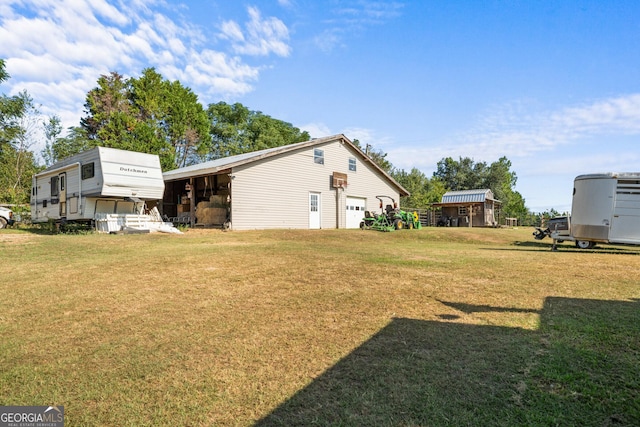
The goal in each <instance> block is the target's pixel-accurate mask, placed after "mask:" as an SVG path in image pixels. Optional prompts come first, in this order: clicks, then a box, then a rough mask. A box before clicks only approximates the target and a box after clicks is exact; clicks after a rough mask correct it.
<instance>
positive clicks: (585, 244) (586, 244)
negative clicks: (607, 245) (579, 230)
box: [576, 240, 595, 249]
mask: <svg viewBox="0 0 640 427" xmlns="http://www.w3.org/2000/svg"><path fill="white" fill-rule="evenodd" d="M594 246H595V244H594V243H593V242H590V241H588V240H576V247H577V248H580V249H591V248H593V247H594Z"/></svg>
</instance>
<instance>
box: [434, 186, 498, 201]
mask: <svg viewBox="0 0 640 427" xmlns="http://www.w3.org/2000/svg"><path fill="white" fill-rule="evenodd" d="M487 200H491V201H494V202H498V203H499V202H500V201H499V200H496V199H494V198H493V192H492V191H491V190H489V189H488V188H483V189H476V190H461V191H448V192H446V193H444V195H443V196H442V202H440V203H438V204H445V203H484V202H485V201H487Z"/></svg>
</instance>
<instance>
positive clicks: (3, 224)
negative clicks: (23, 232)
mask: <svg viewBox="0 0 640 427" xmlns="http://www.w3.org/2000/svg"><path fill="white" fill-rule="evenodd" d="M7 224H8V223H7V220H6V219H4V218H2V217H1V216H0V228H6V227H7Z"/></svg>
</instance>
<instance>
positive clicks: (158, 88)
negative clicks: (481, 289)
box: [0, 59, 532, 218]
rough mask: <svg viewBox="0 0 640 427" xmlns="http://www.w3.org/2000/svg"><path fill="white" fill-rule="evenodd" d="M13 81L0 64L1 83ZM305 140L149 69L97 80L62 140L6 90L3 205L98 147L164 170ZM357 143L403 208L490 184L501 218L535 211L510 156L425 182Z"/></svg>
mask: <svg viewBox="0 0 640 427" xmlns="http://www.w3.org/2000/svg"><path fill="white" fill-rule="evenodd" d="M9 78H10V76H9V74H8V73H7V72H6V70H5V62H4V60H2V59H0V84H1V83H2V82H4V81H6V80H7V79H9ZM38 135H44V138H45V141H44V149H43V150H42V151H41V152H40V153H39V154H40V156H37V155H36V153H34V152H33V146H34V145H35V144H34V141H36V140H37V138H38ZM310 139H311V136H310V135H309V134H308V132H306V131H301V130H300V129H298V128H297V127H295V126H293V125H292V124H290V123H287V122H285V121H282V120H278V119H276V118H273V117H271V116H269V115H267V114H264V113H262V112H260V111H252V110H250V109H249V108H247V107H246V106H244V105H242V104H240V103H235V104H227V103H225V102H218V103H215V104H209V105H208V106H207V108H206V109H205V107H204V106H203V105H202V104H201V103H200V102H199V101H198V97H197V95H196V94H195V93H193V91H192V90H191V89H190V88H188V87H185V86H183V85H182V84H181V83H180V82H179V81H169V80H167V79H165V78H164V77H163V76H162V75H160V74H159V73H158V72H157V71H156V70H155V69H154V68H147V69H145V70H143V71H142V74H141V75H140V77H137V78H136V77H132V78H125V77H124V76H122V75H121V74H119V73H117V72H111V73H110V74H108V75H103V76H100V77H99V78H98V80H97V86H96V87H95V88H93V89H91V90H90V91H89V92H88V93H87V96H86V99H85V104H84V112H83V116H82V118H81V120H80V123H79V125H78V126H74V127H71V128H68V129H67V130H66V133H65V134H64V135H63V129H62V124H61V120H60V118H59V117H58V116H56V115H53V116H50V117H47V118H46V119H44V120H43V119H42V116H41V115H40V112H39V111H38V109H37V107H36V105H35V103H34V101H33V99H32V98H31V97H30V95H29V94H28V93H27V92H26V91H23V92H20V93H19V94H18V95H15V96H7V95H5V94H2V96H1V98H0V203H15V204H27V203H28V202H29V194H30V188H31V177H32V175H33V174H35V173H37V172H38V171H40V170H42V169H44V168H45V167H47V166H50V165H52V164H54V163H56V162H57V161H59V160H61V159H64V158H66V157H68V156H71V155H74V154H77V153H80V152H82V151H85V150H87V149H91V148H93V147H96V146H103V147H112V148H120V149H124V150H132V151H139V152H145V153H151V154H157V155H158V156H159V157H160V163H161V165H162V168H163V170H165V171H167V170H171V169H175V168H179V167H183V166H188V165H191V164H196V163H200V162H203V161H207V160H213V159H217V158H221V157H227V156H232V155H236V154H242V153H246V152H251V151H256V150H261V149H264V148H272V147H277V146H283V145H288V144H293V143H296V142H302V141H308V140H310ZM354 143H355V145H356V146H357V147H359V148H360V149H361V150H362V151H363V153H365V155H367V156H369V157H370V158H371V159H372V160H373V161H374V162H375V163H376V164H377V165H378V166H380V168H382V169H383V170H384V171H385V172H387V173H388V174H389V175H390V176H391V177H393V178H394V179H395V180H396V181H397V182H398V183H400V184H401V185H402V186H403V187H405V188H406V189H407V190H408V191H409V192H410V193H411V195H410V196H408V197H406V198H403V200H401V204H402V205H403V206H408V207H411V208H428V207H429V206H430V204H431V203H434V202H439V201H440V200H441V197H442V195H443V194H444V193H445V192H446V191H449V190H468V189H476V188H489V189H491V190H492V191H493V193H494V195H495V197H496V198H497V199H498V200H500V201H502V203H503V205H502V211H503V214H504V216H510V217H517V218H527V217H531V215H532V214H531V213H529V212H528V211H527V209H526V207H525V200H524V199H523V198H522V196H521V195H520V193H518V192H517V191H515V189H514V187H515V185H516V181H517V177H516V174H515V172H514V171H512V170H511V162H510V161H509V160H508V159H507V158H506V157H502V158H500V159H498V160H497V161H495V162H493V163H491V164H487V163H486V162H475V161H474V160H473V159H470V158H467V157H465V158H463V157H460V158H459V160H454V159H452V158H450V157H448V158H443V159H442V160H440V161H439V162H438V164H437V168H436V171H435V172H434V173H433V175H432V176H431V177H428V176H426V175H425V174H424V173H423V172H421V171H420V170H418V169H417V168H413V169H411V170H410V171H405V170H404V169H398V168H396V167H394V166H393V164H392V163H391V162H390V161H389V160H388V159H387V158H386V157H387V154H386V153H384V152H383V151H381V150H376V149H375V148H373V147H370V146H367V147H362V146H361V144H360V142H359V141H358V140H354ZM39 157H40V158H41V159H42V160H41V161H39V160H38V159H39ZM41 163H44V164H41Z"/></svg>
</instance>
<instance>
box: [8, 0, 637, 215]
mask: <svg viewBox="0 0 640 427" xmlns="http://www.w3.org/2000/svg"><path fill="white" fill-rule="evenodd" d="M639 17H640V2H638V1H635V0H630V1H615V0H611V1H606V2H605V1H571V0H565V1H562V2H545V1H533V0H532V1H515V0H508V1H506V0H505V1H480V0H478V1H455V0H450V1H444V0H441V1H366V0H343V1H333V0H324V1H323V0H319V1H311V0H279V1H276V0H273V1H228V0H220V1H212V0H209V1H189V2H182V1H178V0H127V1H107V0H3V1H2V3H0V58H4V59H5V60H6V61H7V62H6V63H7V71H8V72H9V73H10V74H11V79H10V80H9V81H8V82H5V83H4V84H3V85H2V87H1V88H0V91H1V92H2V93H6V94H15V93H17V92H18V91H20V90H23V89H26V90H27V91H28V92H29V93H30V94H31V96H32V97H33V98H34V100H35V102H36V103H38V104H40V105H41V108H40V109H41V111H42V112H43V113H44V114H45V115H50V114H57V115H58V116H60V117H61V118H62V119H63V123H64V125H65V127H66V126H75V125H78V123H79V120H80V117H81V116H82V109H83V104H84V99H85V96H86V93H87V92H88V91H89V90H90V89H92V88H93V87H95V86H96V83H97V79H98V77H99V76H100V75H101V74H106V73H108V72H110V71H117V72H119V73H121V74H124V75H125V76H135V77H137V76H139V75H140V73H141V71H142V70H143V69H144V68H146V67H155V68H156V69H157V70H158V71H159V72H160V73H161V74H162V75H163V76H164V77H165V78H168V79H171V80H179V81H180V82H181V83H182V84H183V85H185V86H188V87H190V88H192V89H193V91H194V92H195V93H196V94H198V96H199V99H200V101H201V102H202V103H203V104H204V105H205V106H206V105H208V104H209V103H215V102H219V101H225V102H230V103H231V102H241V103H242V104H244V105H245V106H247V107H248V108H250V109H252V110H259V111H262V112H264V113H265V114H269V115H271V116H273V117H275V118H278V119H282V120H285V121H288V122H290V123H292V124H293V125H295V126H297V127H300V128H302V129H305V130H308V131H309V132H310V134H311V136H312V137H322V136H326V135H331V134H336V133H344V134H345V135H347V137H349V138H351V139H358V140H360V141H361V142H362V143H368V144H371V145H373V146H374V147H375V148H377V149H380V150H382V151H384V152H386V153H388V157H387V158H388V159H389V160H390V161H391V162H392V163H393V164H394V165H395V166H396V167H398V168H403V169H405V170H410V169H411V168H413V167H416V168H418V169H420V170H421V171H423V172H424V173H425V174H427V175H428V176H431V174H432V173H433V171H434V169H435V167H436V164H437V162H438V161H439V160H440V159H442V158H443V157H449V156H450V157H453V158H454V159H457V158H459V157H460V156H462V157H471V158H473V159H474V160H475V161H477V162H480V161H486V162H487V163H491V162H493V161H496V160H498V159H499V158H500V157H502V156H506V157H507V158H509V159H510V160H511V162H512V164H513V167H512V169H513V170H514V171H515V172H516V174H517V175H518V182H517V185H516V190H518V191H519V192H520V193H521V194H522V195H523V197H524V198H525V200H526V205H527V207H529V208H530V209H531V210H533V211H536V212H539V211H543V210H547V209H550V208H555V209H557V210H559V211H561V212H562V211H568V210H569V209H570V204H571V191H572V186H573V178H574V177H575V176H576V175H580V174H584V173H595V172H605V171H613V172H616V171H618V172H624V171H639V170H640V144H639V136H640V19H638V18H639Z"/></svg>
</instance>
